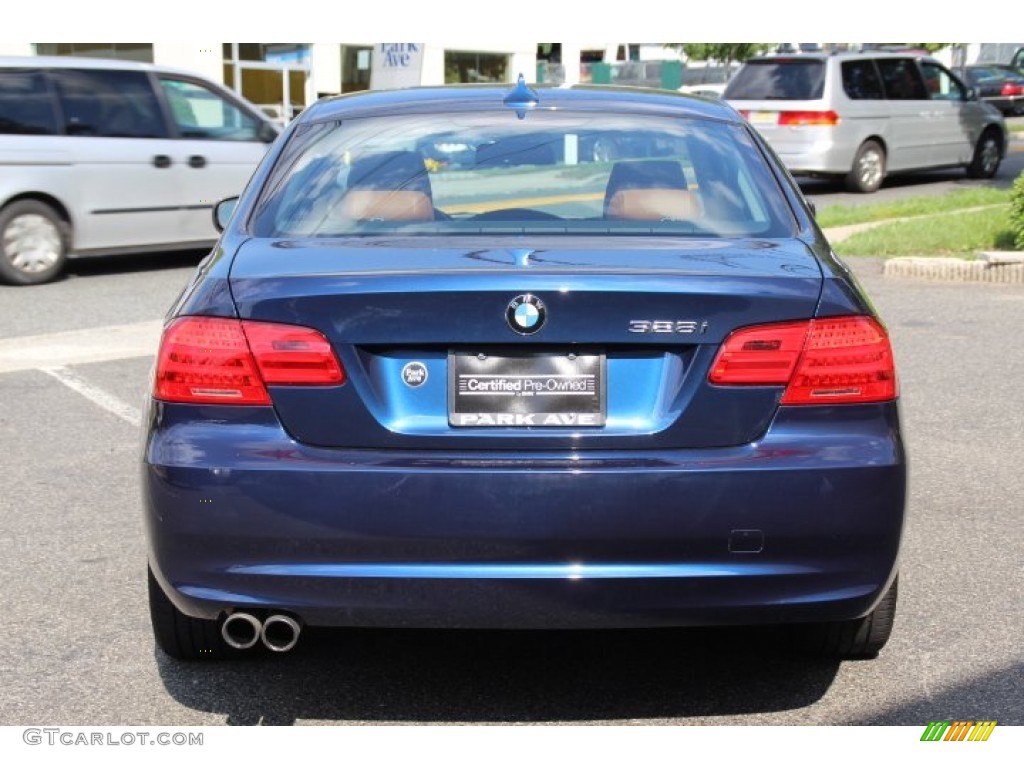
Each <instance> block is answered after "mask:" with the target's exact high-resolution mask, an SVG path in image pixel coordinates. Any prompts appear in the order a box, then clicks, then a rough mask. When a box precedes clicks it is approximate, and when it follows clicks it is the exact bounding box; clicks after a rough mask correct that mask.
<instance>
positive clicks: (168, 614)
mask: <svg viewBox="0 0 1024 768" xmlns="http://www.w3.org/2000/svg"><path fill="white" fill-rule="evenodd" d="M149 618H150V621H151V622H152V624H153V639H154V640H156V644H157V646H158V647H159V648H160V650H162V651H163V652H164V653H166V654H167V655H168V656H170V657H171V658H174V659H180V660H182V661H199V660H206V659H223V658H225V657H230V656H233V655H235V653H236V652H235V651H234V650H233V649H232V648H230V647H229V646H228V644H227V643H225V642H224V638H223V637H222V636H221V633H220V627H219V626H218V624H219V622H217V621H213V620H210V619H194V618H192V617H191V616H186V615H185V614H184V613H182V612H181V611H179V610H178V609H177V608H175V607H174V603H172V602H171V601H170V599H169V598H168V597H167V595H165V594H164V591H163V589H161V588H160V583H159V582H158V581H157V580H156V577H155V576H154V575H153V570H152V569H149Z"/></svg>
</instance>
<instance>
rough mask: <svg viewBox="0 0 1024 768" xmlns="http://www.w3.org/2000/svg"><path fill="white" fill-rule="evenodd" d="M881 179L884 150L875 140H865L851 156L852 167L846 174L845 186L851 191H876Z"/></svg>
mask: <svg viewBox="0 0 1024 768" xmlns="http://www.w3.org/2000/svg"><path fill="white" fill-rule="evenodd" d="M883 179H885V150H884V149H882V145H881V144H879V143H878V142H877V141H872V140H868V141H865V142H864V143H863V144H861V145H860V149H858V150H857V154H856V155H855V156H854V158H853V167H852V168H851V169H850V172H849V173H848V174H847V175H846V188H847V189H848V190H850V191H851V192H859V193H861V194H870V193H872V192H877V191H878V188H879V187H880V186H882V180H883Z"/></svg>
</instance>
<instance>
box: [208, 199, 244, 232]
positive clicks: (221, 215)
mask: <svg viewBox="0 0 1024 768" xmlns="http://www.w3.org/2000/svg"><path fill="white" fill-rule="evenodd" d="M237 207H238V198H237V197H226V198H224V199H223V200H221V201H220V202H219V203H217V204H216V205H215V206H213V226H214V227H216V228H217V231H218V232H223V231H224V228H225V227H227V225H228V222H230V221H231V214H233V213H234V212H235V208H237Z"/></svg>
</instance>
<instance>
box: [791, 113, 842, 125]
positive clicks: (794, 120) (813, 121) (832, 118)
mask: <svg viewBox="0 0 1024 768" xmlns="http://www.w3.org/2000/svg"><path fill="white" fill-rule="evenodd" d="M778 124H779V125H839V115H838V114H837V113H836V112H833V111H832V110H831V109H830V110H828V111H827V112H812V111H786V112H780V113H779V123H778Z"/></svg>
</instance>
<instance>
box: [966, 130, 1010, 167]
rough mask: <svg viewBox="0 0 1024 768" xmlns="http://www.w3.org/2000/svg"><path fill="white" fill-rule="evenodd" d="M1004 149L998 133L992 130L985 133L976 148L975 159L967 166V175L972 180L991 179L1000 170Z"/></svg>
mask: <svg viewBox="0 0 1024 768" xmlns="http://www.w3.org/2000/svg"><path fill="white" fill-rule="evenodd" d="M1002 149H1003V148H1002V145H1001V144H1000V142H999V136H998V135H997V134H996V132H995V131H994V130H992V129H991V128H990V129H988V130H987V131H985V132H984V133H983V134H981V138H980V139H978V144H977V146H975V147H974V158H973V159H972V160H971V164H970V165H968V166H967V175H968V176H970V177H971V178H972V179H991V178H992V177H993V176H995V175H996V171H998V170H999V161H1000V160H1001V159H1002V158H1000V155H1001V154H1002Z"/></svg>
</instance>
